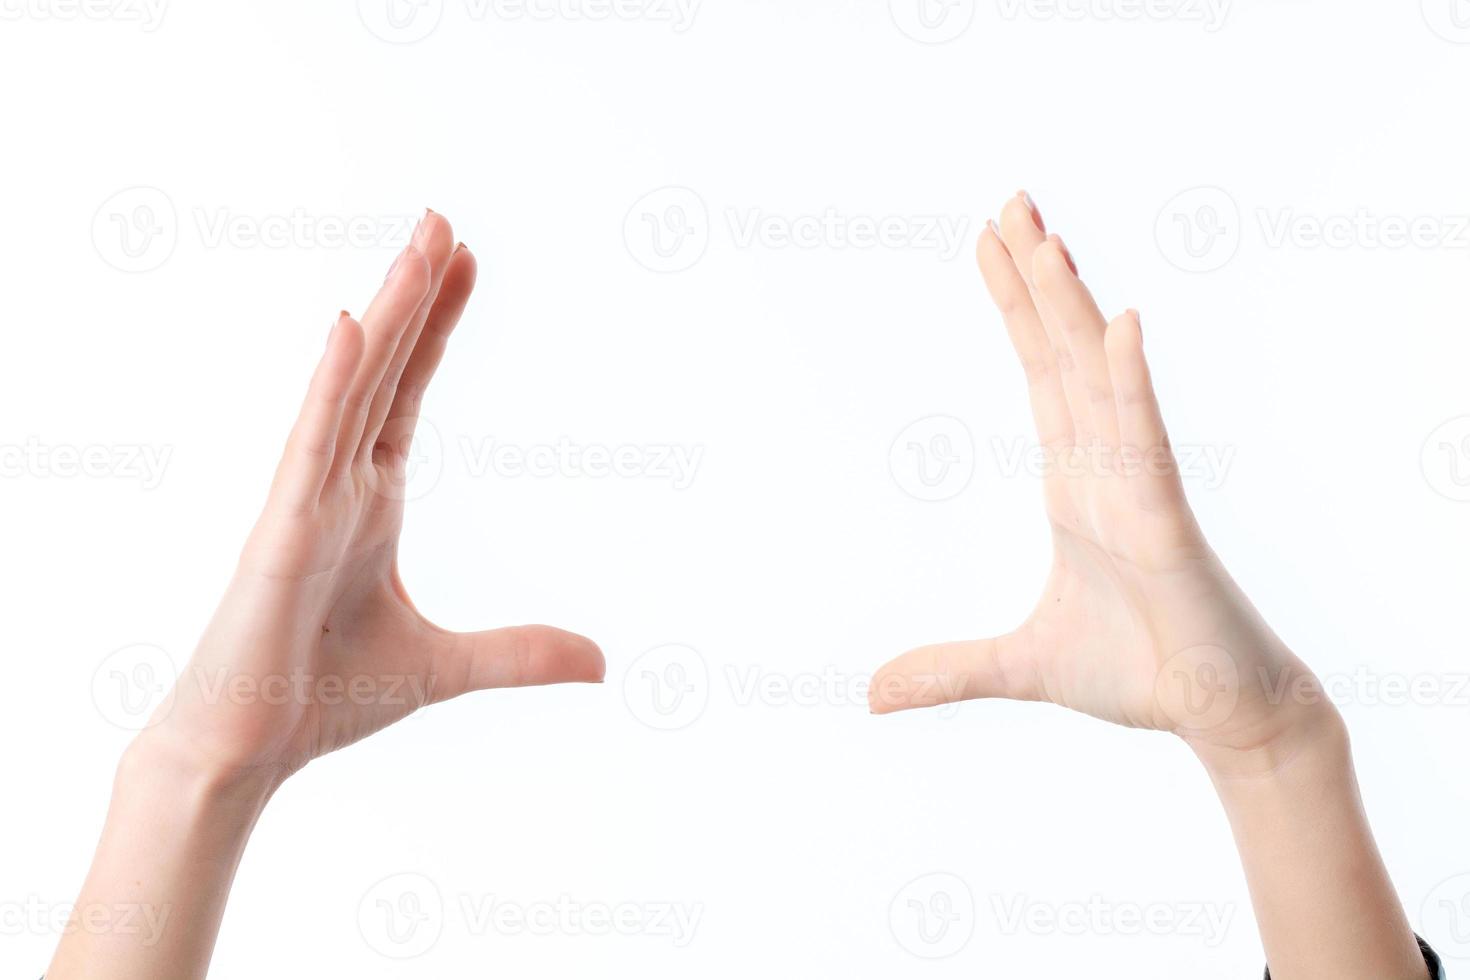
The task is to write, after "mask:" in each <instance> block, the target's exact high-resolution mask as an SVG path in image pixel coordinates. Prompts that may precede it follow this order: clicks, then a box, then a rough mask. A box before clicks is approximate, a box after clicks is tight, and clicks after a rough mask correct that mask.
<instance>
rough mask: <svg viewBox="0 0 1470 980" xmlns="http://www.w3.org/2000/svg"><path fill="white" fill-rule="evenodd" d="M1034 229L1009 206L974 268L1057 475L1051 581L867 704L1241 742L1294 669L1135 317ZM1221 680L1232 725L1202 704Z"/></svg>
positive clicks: (1034, 220) (902, 674)
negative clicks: (1157, 388)
mask: <svg viewBox="0 0 1470 980" xmlns="http://www.w3.org/2000/svg"><path fill="white" fill-rule="evenodd" d="M1033 215H1034V211H1033V208H1032V207H1031V206H1030V204H1029V201H1028V200H1027V199H1025V198H1022V197H1018V198H1017V199H1015V200H1013V201H1012V202H1011V203H1010V204H1009V205H1007V207H1006V209H1005V211H1004V213H1003V215H1002V224H1001V228H999V229H997V228H995V227H994V226H992V227H991V228H989V229H987V231H986V232H985V234H984V235H983V236H982V237H981V240H980V244H979V260H980V267H981V271H982V272H983V273H984V276H985V281H986V284H987V286H988V287H989V289H990V292H991V295H992V297H993V298H994V299H995V302H996V304H997V306H999V307H1000V309H1001V311H1002V313H1003V314H1004V317H1005V321H1006V327H1007V331H1008V332H1009V334H1010V336H1011V340H1012V342H1013V344H1014V345H1015V347H1016V350H1017V353H1018V354H1019V355H1020V358H1021V361H1022V364H1023V366H1024V367H1025V369H1026V373H1027V377H1028V380H1029V382H1030V390H1031V402H1032V409H1033V413H1034V415H1035V419H1036V424H1037V429H1038V434H1039V437H1040V440H1041V442H1042V444H1043V446H1044V447H1046V449H1047V458H1048V460H1049V462H1050V464H1051V465H1050V466H1049V469H1048V474H1047V478H1046V484H1045V498H1046V512H1047V517H1048V519H1049V520H1050V523H1051V525H1052V532H1053V533H1052V536H1053V563H1052V569H1051V572H1050V574H1049V576H1048V578H1047V582H1046V587H1045V589H1044V591H1043V593H1042V597H1041V599H1040V600H1039V601H1038V603H1037V605H1036V608H1035V609H1034V610H1033V612H1032V614H1031V615H1030V616H1029V617H1028V618H1027V620H1026V621H1025V623H1023V624H1022V626H1021V627H1020V628H1019V629H1017V630H1016V631H1015V632H1013V633H1010V634H1007V635H1005V636H1001V637H997V638H994V639H989V640H980V641H965V642H959V643H946V644H940V645H937V646H930V647H923V648H920V649H918V650H914V651H912V652H910V653H908V654H905V655H904V656H903V657H900V658H898V659H897V660H895V661H894V662H893V663H891V664H889V665H888V666H887V667H885V668H884V669H883V670H882V671H880V672H879V674H878V676H877V677H875V679H874V685H873V689H872V690H873V694H872V698H871V700H872V706H873V708H874V710H876V711H879V712H886V711H892V710H897V709H901V708H908V707H921V706H924V705H932V704H938V703H944V702H948V701H955V700H961V699H965V698H975V697H1006V698H1015V699H1020V700H1042V701H1050V702H1052V703H1055V704H1059V705H1062V706H1065V707H1068V708H1073V709H1075V710H1078V711H1082V712H1085V713H1087V714H1090V715H1093V716H1095V717H1098V718H1102V719H1104V720H1107V721H1112V722H1115V723H1118V724H1122V725H1129V726H1132V727H1140V728H1156V729H1166V730H1172V731H1180V730H1181V729H1188V730H1190V732H1198V731H1201V730H1206V729H1207V730H1208V731H1209V734H1210V736H1211V737H1218V738H1224V739H1230V738H1234V737H1236V736H1237V735H1239V736H1240V737H1243V738H1249V737H1254V735H1253V733H1249V734H1242V733H1245V732H1246V730H1247V729H1250V728H1251V727H1252V725H1253V724H1254V722H1255V717H1254V715H1253V713H1252V711H1250V710H1248V709H1251V708H1254V707H1257V706H1259V705H1260V704H1263V703H1264V700H1265V698H1264V689H1263V687H1262V685H1261V684H1260V683H1259V680H1258V678H1263V677H1268V676H1270V675H1271V673H1272V671H1274V670H1279V668H1281V667H1283V666H1287V665H1290V663H1291V661H1290V658H1289V655H1288V654H1286V652H1285V650H1284V647H1282V646H1281V645H1280V643H1279V641H1277V640H1276V639H1275V637H1274V636H1273V635H1271V634H1270V631H1269V630H1268V629H1267V628H1266V627H1265V625H1264V623H1262V622H1261V621H1260V619H1259V617H1258V616H1257V615H1256V614H1255V612H1254V610H1253V609H1252V608H1251V607H1250V604H1249V603H1248V602H1247V601H1246V600H1245V597H1244V596H1243V595H1242V594H1241V593H1240V591H1239V589H1238V588H1237V587H1236V586H1235V584H1234V582H1232V581H1231V580H1230V577H1229V576H1228V575H1227V574H1226V573H1225V571H1224V569H1223V568H1222V567H1221V565H1220V563H1219V562H1218V560H1217V559H1216V558H1215V556H1214V554H1213V553H1212V552H1211V550H1210V548H1209V546H1208V545H1207V543H1206V542H1205V540H1204V537H1203V535H1202V534H1201V532H1200V530H1199V527H1198V525H1197V524H1196V522H1195V520H1194V516H1193V514H1192V513H1191V511H1190V509H1189V506H1188V503H1187V502H1186V500H1185V497H1184V492H1183V488H1182V485H1181V483H1180V480H1179V476H1178V472H1177V467H1176V466H1175V465H1174V457H1173V454H1172V451H1171V450H1170V448H1169V442H1168V436H1167V434H1166V432H1165V430H1164V425H1163V420H1162V418H1161V416H1160V414H1159V410H1158V404H1157V401H1156V400H1155V398H1154V393H1153V387H1152V383H1151V381H1150V378H1149V373H1148V366H1147V363H1146V361H1145V360H1144V357H1143V350H1142V334H1141V331H1140V328H1139V324H1138V318H1137V314H1135V313H1132V312H1131V311H1130V312H1129V313H1126V314H1124V315H1123V316H1120V317H1118V318H1117V319H1115V320H1113V321H1112V322H1111V323H1108V322H1106V321H1105V320H1104V318H1103V316H1102V315H1101V313H1099V312H1098V310H1097V307H1096V304H1095V303H1094V302H1093V300H1092V297H1091V295H1090V294H1089V293H1088V292H1087V289H1086V287H1085V286H1084V285H1083V284H1082V282H1081V281H1080V280H1079V279H1078V278H1077V275H1076V270H1075V268H1074V267H1073V266H1072V263H1071V258H1070V256H1069V255H1068V254H1067V252H1066V250H1065V247H1064V246H1063V245H1062V244H1061V241H1060V239H1057V238H1056V237H1055V236H1052V237H1051V238H1047V237H1046V236H1045V233H1044V231H1043V229H1042V227H1041V222H1040V220H1039V217H1033ZM1002 235H1003V236H1004V237H1003V239H1002ZM1227 674H1228V679H1229V681H1230V688H1229V690H1228V694H1229V697H1230V701H1229V705H1228V707H1229V710H1228V711H1225V712H1221V711H1220V710H1219V705H1218V703H1217V700H1216V699H1214V698H1213V697H1211V698H1206V699H1204V700H1200V699H1198V698H1197V697H1196V695H1198V694H1200V693H1201V692H1202V691H1203V693H1206V694H1213V693H1214V692H1213V690H1205V688H1206V687H1212V686H1213V687H1218V686H1220V682H1219V679H1220V678H1221V677H1222V676H1224V675H1227ZM1181 677H1182V678H1183V681H1184V683H1183V685H1182V687H1181V686H1180V685H1177V684H1175V683H1174V682H1175V681H1177V680H1178V679H1179V678H1181ZM1201 705H1205V706H1206V707H1205V709H1202V708H1201V707H1200V706H1201ZM1242 705H1243V706H1244V707H1245V708H1246V709H1247V710H1244V711H1241V710H1237V709H1238V708H1239V707H1240V706H1242Z"/></svg>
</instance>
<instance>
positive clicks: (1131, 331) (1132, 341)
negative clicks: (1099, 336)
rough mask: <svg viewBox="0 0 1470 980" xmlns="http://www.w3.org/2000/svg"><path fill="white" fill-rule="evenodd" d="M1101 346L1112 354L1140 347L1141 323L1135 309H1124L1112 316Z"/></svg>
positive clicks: (1141, 343) (1141, 337)
mask: <svg viewBox="0 0 1470 980" xmlns="http://www.w3.org/2000/svg"><path fill="white" fill-rule="evenodd" d="M1103 346H1104V347H1105V348H1106V349H1107V350H1108V351H1109V352H1111V353H1114V354H1122V353H1126V352H1131V351H1134V350H1141V349H1142V347H1143V323H1142V319H1141V318H1140V316H1139V314H1138V311H1137V310H1131V309H1130V310H1125V311H1124V312H1122V313H1120V314H1118V316H1116V317H1114V318H1113V320H1112V322H1111V323H1109V324H1108V329H1107V332H1106V333H1105V334H1104V335H1103Z"/></svg>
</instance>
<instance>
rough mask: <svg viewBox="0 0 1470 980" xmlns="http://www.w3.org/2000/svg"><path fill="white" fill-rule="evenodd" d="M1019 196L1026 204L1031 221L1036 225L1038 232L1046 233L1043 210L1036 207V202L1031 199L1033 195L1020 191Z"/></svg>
mask: <svg viewBox="0 0 1470 980" xmlns="http://www.w3.org/2000/svg"><path fill="white" fill-rule="evenodd" d="M1018 194H1019V195H1020V198H1021V200H1022V201H1024V202H1025V204H1026V210H1027V211H1030V212H1031V220H1032V222H1033V223H1035V225H1036V230H1037V231H1046V222H1045V221H1043V220H1042V217H1041V209H1040V208H1038V207H1037V206H1036V202H1035V201H1033V200H1032V199H1031V195H1030V194H1028V193H1027V192H1026V191H1019V192H1018Z"/></svg>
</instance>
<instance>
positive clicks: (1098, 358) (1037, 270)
mask: <svg viewBox="0 0 1470 980" xmlns="http://www.w3.org/2000/svg"><path fill="white" fill-rule="evenodd" d="M1031 269H1032V278H1033V280H1034V281H1035V283H1036V290H1037V292H1039V293H1040V294H1041V298H1042V302H1043V303H1044V304H1045V306H1046V307H1047V309H1049V310H1050V311H1051V312H1052V314H1053V315H1054V317H1055V319H1056V322H1057V328H1058V332H1059V333H1061V335H1062V340H1063V342H1064V343H1065V344H1066V345H1067V350H1068V351H1070V352H1071V354H1072V363H1073V364H1074V365H1076V376H1077V378H1078V379H1079V380H1080V381H1081V388H1082V390H1083V392H1084V393H1085V397H1086V399H1087V407H1088V417H1089V418H1091V420H1092V424H1093V425H1094V426H1095V427H1096V430H1095V431H1096V435H1097V437H1098V438H1100V439H1101V440H1102V442H1103V444H1104V445H1105V446H1116V445H1117V444H1118V413H1117V410H1116V409H1115V408H1114V406H1113V382H1112V378H1111V376H1110V375H1109V373H1108V356H1107V354H1106V353H1105V352H1104V351H1103V333H1104V332H1105V331H1106V330H1107V326H1108V321H1107V318H1106V317H1104V316H1103V315H1102V311H1101V310H1099V309H1098V308H1097V303H1096V302H1095V301H1094V300H1093V298H1092V293H1091V292H1089V291H1088V289H1087V286H1085V285H1084V284H1083V282H1082V280H1081V279H1079V278H1078V277H1077V266H1076V263H1074V262H1073V261H1072V256H1071V254H1070V253H1068V251H1067V246H1066V245H1065V244H1063V242H1062V240H1061V238H1060V237H1058V236H1057V235H1051V236H1050V237H1048V238H1047V240H1046V241H1044V242H1042V243H1041V245H1040V246H1038V247H1037V249H1036V254H1035V255H1034V256H1033V257H1032V260H1031Z"/></svg>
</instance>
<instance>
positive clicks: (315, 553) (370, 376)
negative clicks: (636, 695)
mask: <svg viewBox="0 0 1470 980" xmlns="http://www.w3.org/2000/svg"><path fill="white" fill-rule="evenodd" d="M474 284H475V260H474V258H473V256H472V255H471V253H470V251H469V249H467V248H465V247H464V246H463V245H455V244H454V239H453V237H452V234H451V231H450V227H449V222H448V221H446V220H445V219H444V218H443V217H442V216H440V215H438V214H436V213H434V212H429V213H428V214H426V215H425V216H424V218H423V220H422V221H421V222H420V224H419V226H418V228H417V229H416V231H415V233H414V237H413V241H412V243H411V244H410V245H409V246H408V247H407V248H405V249H404V250H403V252H402V254H400V255H399V256H398V259H397V260H396V261H395V262H394V264H393V267H392V269H391V271H389V273H388V276H387V279H386V280H385V282H384V283H383V287H382V289H381V290H380V291H379V293H378V295H377V296H376V297H375V298H374V299H373V301H372V304H371V305H370V306H369V307H368V310H367V312H366V313H365V314H364V315H363V318H362V322H361V324H359V323H358V322H357V321H355V320H353V319H352V318H351V317H350V316H348V315H347V314H346V313H345V312H344V313H342V314H341V315H340V316H339V317H338V320H337V322H336V324H335V325H334V327H333V328H332V331H331V335H330V337H329V338H328V341H327V349H326V353H325V354H324V355H323V356H322V359H321V363H320V365H319V366H318V368H317V371H316V374H315V376H314V377H313V379H312V382H311V388H310V391H309V392H308V394H307V397H306V403H305V405H304V406H303V407H302V410H301V414H300V418H299V419H298V421H297V423H296V427H295V429H294V430H293V432H292V433H291V437H290V439H289V442H288V444H287V447H286V452H285V457H284V458H283V459H282V461H281V464H280V467H279V470H278V472H277V474H276V478H275V481H274V484H273V486H272V490H271V494H270V499H269V502H268V503H267V505H266V508H265V512H264V514H263V515H262V516H261V518H260V521H259V523H258V524H257V525H256V527H255V530H254V532H253V533H252V534H251V536H250V539H249V542H248V543H247V544H246V546H245V550H244V554H243V556H242V558H241V560H240V564H239V569H238V572H237V574H236V576H235V578H234V581H233V582H232V583H231V584H230V587H229V590H228V592H227V593H226V595H225V598H224V601H223V603H222V604H221V606H220V608H219V611H218V612H217V614H216V615H215V617H214V619H213V621H212V622H211V624H210V626H209V628H208V630H207V631H206V633H205V635H204V638H203V640H202V642H201V643H200V644H199V648H198V651H197V652H196V654H195V656H194V659H193V661H192V662H191V663H190V665H189V667H188V669H187V670H186V671H185V672H184V676H183V679H182V681H181V683H180V685H179V687H178V689H177V690H176V692H175V695H174V698H173V699H172V701H171V702H170V703H169V704H167V705H166V706H165V710H167V712H168V717H167V718H166V719H165V720H164V721H163V722H162V723H160V724H159V725H158V726H157V728H156V729H155V730H154V731H152V732H150V733H149V736H150V737H178V738H182V739H185V740H187V742H188V743H189V744H191V745H192V746H194V747H195V749H196V750H197V751H199V752H201V753H204V754H205V755H206V756H207V757H208V760H209V762H210V764H222V765H226V766H250V767H259V766H265V767H273V768H277V769H279V770H281V771H282V772H284V773H289V772H293V771H295V770H296V769H299V768H300V767H301V766H303V765H305V764H306V763H307V762H309V761H310V760H311V759H313V758H315V757H317V756H320V755H323V754H325V753H327V752H331V751H333V750H335V749H339V748H341V747H343V746H345V745H348V744H350V743H352V742H355V741H357V740H358V739H360V738H363V737H365V736H367V735H370V734H372V733H373V732H375V731H377V730H378V729H380V728H383V727H384V726H386V725H389V724H392V723H393V722H395V721H397V720H399V719H400V718H402V717H403V716H404V715H407V714H409V713H410V712H412V711H414V710H415V709H417V708H419V707H422V706H423V705H424V704H426V703H429V702H433V701H443V700H447V699H449V698H453V697H457V696H459V695H461V694H464V693H466V692H469V691H476V690H481V689H484V688H495V687H518V686H524V685H534V684H556V683H562V682H568V681H584V682H595V681H600V680H601V679H602V676H603V670H604V665H603V658H602V654H601V652H600V651H599V650H598V648H597V647H596V646H595V645H594V644H593V643H592V642H591V641H590V640H587V639H584V638H583V637H580V636H576V635H573V634H571V633H566V632H562V631H560V630H554V629H550V628H548V627H540V626H522V627H513V628H508V629H497V630H490V631H488V632H483V633H471V634H462V633H451V632H448V631H445V630H442V629H439V628H438V627H436V626H434V625H433V624H432V623H430V622H429V621H428V620H426V619H425V618H424V617H423V616H422V615H420V614H419V612H418V611H417V610H416V609H415V608H414V605H413V603H412V602H411V601H410V600H409V597H408V594H407V592H406V591H405V589H404V586H403V583H402V581H401V580H400V579H399V575H398V567H397V554H398V537H399V532H400V530H401V528H402V525H403V502H404V497H405V493H404V485H405V480H406V463H407V459H408V451H409V447H410V444H411V441H412V438H413V433H414V427H415V424H416V421H417V419H418V414H419V409H420V406H421V403H422V401H423V396H424V390H425V388H426V387H427V385H428V383H429V381H430V379H431V378H432V376H433V374H434V370H435V368H436V367H437V366H438V364H439V361H440V358H441V357H442V356H443V354H444V350H445V345H446V342H447V340H448V338H449V333H450V331H451V330H453V329H454V326H455V324H456V323H457V322H458V320H459V318H460V315H461V313H462V312H463V311H464V308H465V304H466V301H467V300H468V299H469V296H470V292H471V290H472V289H473V288H474ZM232 683H239V684H243V685H245V687H246V688H251V687H257V686H258V687H259V688H260V689H261V690H262V694H264V693H268V691H267V690H266V689H267V688H270V687H271V686H274V689H275V691H276V694H277V696H274V697H264V696H262V697H259V698H249V699H245V700H246V701H247V702H248V703H245V704H235V703H232V702H231V699H230V698H228V697H226V698H223V699H221V698H219V697H217V696H214V697H211V696H210V694H211V692H221V691H226V692H227V691H229V690H231V684H232Z"/></svg>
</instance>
